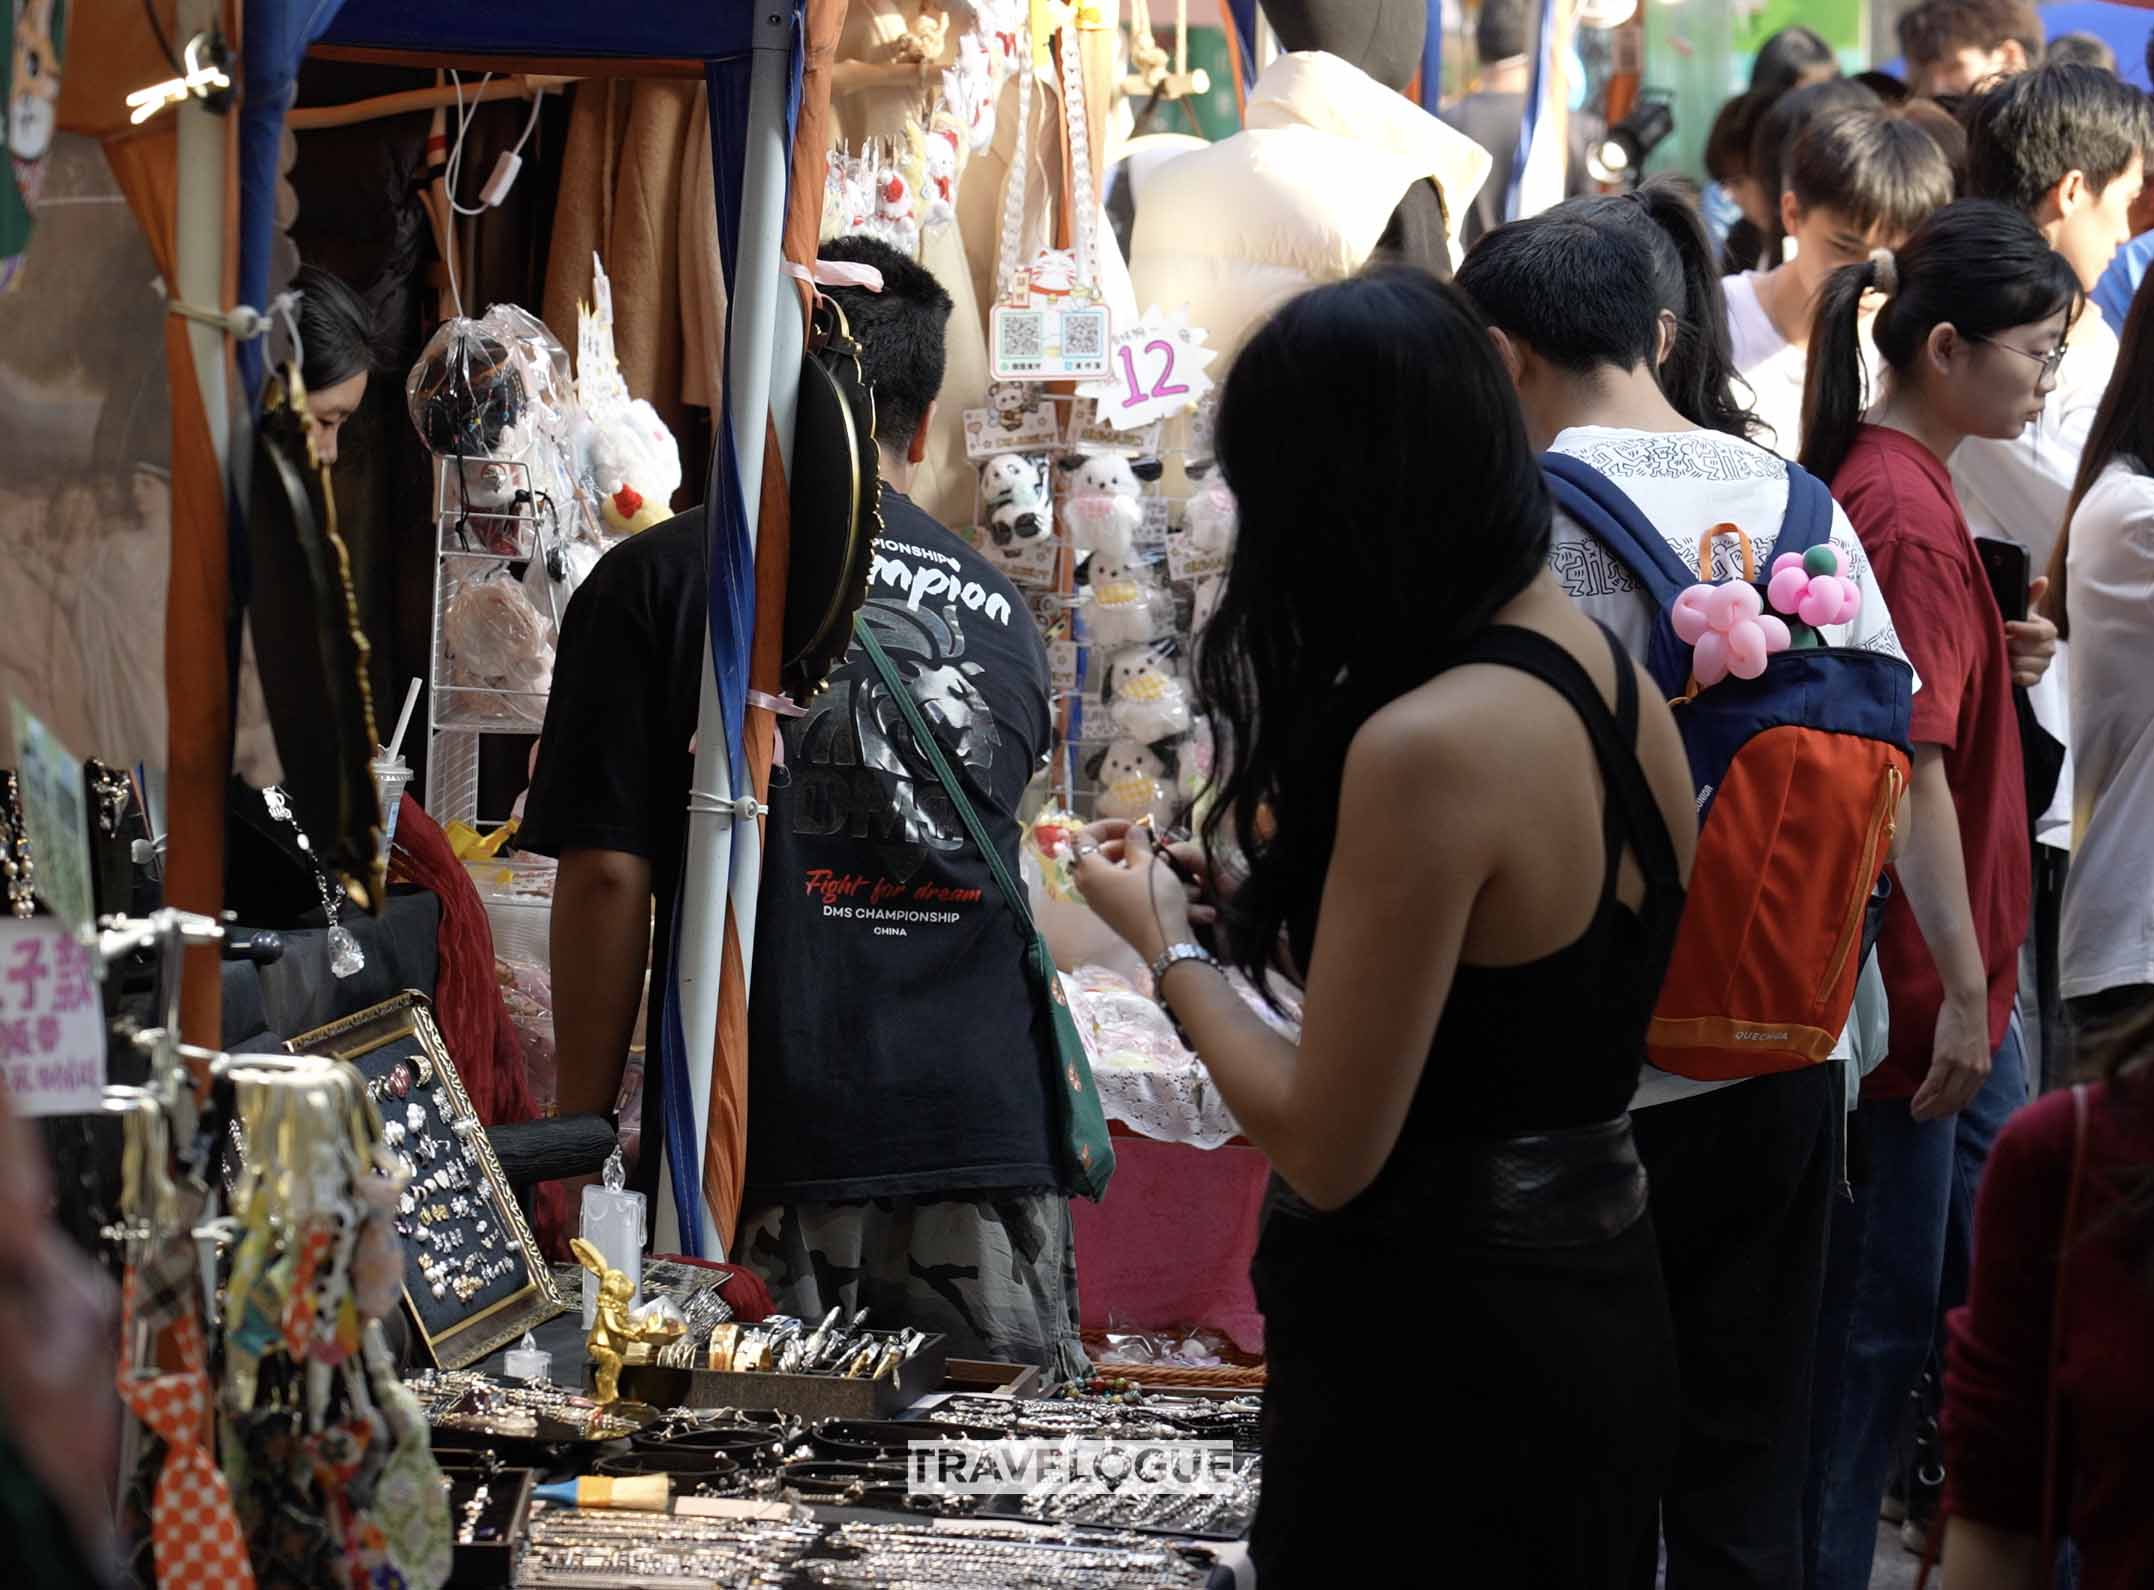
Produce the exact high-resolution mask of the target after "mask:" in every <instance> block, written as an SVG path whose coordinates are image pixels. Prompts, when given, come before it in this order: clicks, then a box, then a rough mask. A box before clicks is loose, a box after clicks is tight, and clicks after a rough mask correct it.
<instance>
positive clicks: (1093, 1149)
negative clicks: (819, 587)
mask: <svg viewBox="0 0 2154 1590" xmlns="http://www.w3.org/2000/svg"><path fill="white" fill-rule="evenodd" d="M853 635H854V637H855V638H856V639H857V640H858V641H859V642H860V646H861V649H862V650H863V651H865V652H866V653H867V654H868V660H869V661H871V662H872V663H874V664H875V671H876V672H877V673H878V674H880V675H882V681H883V684H884V686H885V687H886V688H888V690H889V692H890V694H891V697H892V698H893V699H894V700H895V701H896V702H897V705H898V710H899V711H900V712H902V713H903V714H904V715H905V723H906V726H907V727H908V728H910V729H911V730H912V737H913V743H914V745H916V746H917V747H918V748H919V750H920V754H921V755H922V756H924V757H926V758H927V760H928V765H929V766H931V767H932V768H934V770H935V777H936V778H937V779H939V780H940V781H941V783H942V787H943V789H944V791H945V792H946V793H947V794H948V795H949V797H950V804H951V805H952V806H954V807H956V808H957V815H958V816H959V817H960V818H962V819H963V820H964V824H965V831H966V832H967V833H968V834H970V835H971V836H972V842H973V843H974V844H975V845H977V846H978V847H979V849H980V854H981V855H983V856H985V857H986V858H987V867H988V870H989V871H990V872H992V873H993V874H994V875H995V887H997V888H998V889H1000V890H1001V891H1002V897H1003V898H1004V899H1005V900H1007V901H1008V902H1009V904H1010V911H1011V913H1012V914H1013V915H1014V916H1016V918H1017V920H1018V923H1019V925H1020V926H1021V927H1022V928H1023V929H1024V932H1025V935H1026V937H1027V938H1029V939H1030V940H1031V947H1030V949H1029V950H1028V951H1027V953H1026V968H1027V970H1028V972H1029V973H1030V975H1031V977H1032V980H1033V982H1034V983H1035V984H1036V985H1038V986H1040V987H1043V988H1044V989H1045V990H1046V993H1047V1010H1048V1014H1049V1015H1050V1017H1051V1018H1052V1019H1053V1022H1054V1033H1055V1075H1054V1076H1053V1077H1050V1078H1049V1079H1048V1083H1047V1095H1048V1097H1049V1098H1052V1099H1054V1100H1056V1101H1057V1104H1056V1111H1057V1115H1058V1116H1059V1122H1060V1136H1061V1139H1062V1141H1061V1145H1060V1146H1061V1150H1062V1170H1063V1174H1064V1176H1065V1177H1066V1178H1067V1181H1068V1183H1069V1185H1070V1186H1071V1187H1073V1188H1075V1189H1076V1190H1077V1191H1078V1192H1081V1193H1083V1194H1084V1195H1085V1196H1086V1197H1087V1198H1090V1199H1091V1200H1093V1202H1095V1203H1097V1202H1098V1201H1099V1200H1100V1199H1101V1198H1104V1197H1105V1196H1106V1195H1107V1181H1108V1178H1109V1177H1111V1176H1113V1174H1114V1143H1113V1141H1112V1139H1110V1138H1109V1136H1108V1135H1107V1112H1106V1111H1105V1110H1104V1109H1102V1108H1101V1107H1100V1102H1099V1089H1098V1087H1097V1086H1095V1085H1094V1083H1093V1081H1092V1062H1091V1060H1090V1059H1089V1058H1088V1057H1087V1056H1086V1054H1085V1052H1084V1039H1083V1038H1081V1037H1080V1036H1079V1035H1078V1032H1077V1022H1076V1018H1075V1017H1074V1016H1072V1015H1071V1014H1070V1006H1069V998H1068V996H1067V995H1065V994H1064V993H1063V992H1062V978H1061V974H1060V973H1058V972H1057V971H1056V970H1055V958H1054V953H1053V952H1052V951H1051V950H1049V949H1048V948H1047V940H1046V939H1045V938H1044V937H1043V936H1042V935H1041V933H1040V930H1039V928H1038V927H1037V926H1036V925H1034V923H1033V920H1032V907H1031V905H1030V904H1029V903H1028V902H1027V900H1026V898H1025V891H1024V890H1023V889H1021V888H1019V887H1018V885H1017V884H1016V883H1015V881H1013V880H1012V879H1011V877H1010V874H1009V869H1008V868H1006V867H1004V866H1003V864H1002V857H1001V856H1000V855H998V854H997V853H996V851H995V846H994V841H993V840H992V839H990V838H989V837H988V833H987V830H986V828H985V827H984V826H982V824H981V822H980V816H979V813H977V812H975V811H974V810H973V809H972V802H971V800H970V799H969V798H967V796H966V794H965V787H964V785H963V784H962V783H961V782H959V780H958V777H957V774H956V773H955V772H954V771H953V770H952V769H951V767H950V763H949V760H948V759H947V758H946V757H944V755H943V754H942V746H941V744H940V742H938V741H937V740H936V738H935V736H934V734H933V732H932V731H930V730H929V728H928V726H927V720H926V719H925V718H923V717H921V716H920V708H919V705H918V704H917V703H916V702H914V700H913V698H912V692H911V691H910V690H907V689H906V688H905V682H904V681H903V680H902V679H900V678H899V677H898V671H897V668H896V667H895V666H894V665H893V664H892V663H891V661H890V657H889V654H888V653H886V652H885V651H884V650H883V647H882V642H881V641H879V640H877V639H876V638H875V633H874V631H873V630H871V629H869V628H868V626H867V623H866V621H865V620H863V619H862V618H861V617H860V616H859V615H857V614H855V615H854V618H853Z"/></svg>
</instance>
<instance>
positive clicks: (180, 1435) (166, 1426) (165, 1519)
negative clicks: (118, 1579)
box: [119, 1270, 254, 1590]
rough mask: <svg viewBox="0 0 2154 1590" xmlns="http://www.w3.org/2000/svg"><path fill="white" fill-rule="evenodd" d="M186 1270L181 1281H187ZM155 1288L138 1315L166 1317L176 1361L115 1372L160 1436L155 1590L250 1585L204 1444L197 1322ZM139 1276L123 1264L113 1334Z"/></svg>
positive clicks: (204, 1380)
mask: <svg viewBox="0 0 2154 1590" xmlns="http://www.w3.org/2000/svg"><path fill="white" fill-rule="evenodd" d="M191 1279H192V1278H191V1277H187V1278H185V1279H183V1281H182V1283H181V1284H182V1285H183V1286H184V1285H186V1284H190V1283H191ZM157 1284H158V1286H159V1290H158V1291H156V1292H155V1293H154V1294H153V1295H152V1298H151V1306H150V1307H148V1308H146V1309H145V1310H144V1312H143V1316H142V1322H143V1323H144V1324H146V1325H150V1326H151V1327H152V1329H153V1331H154V1328H155V1321H156V1320H157V1318H158V1316H160V1315H167V1316H170V1317H171V1329H170V1333H169V1335H168V1336H167V1341H168V1342H169V1344H170V1346H171V1349H172V1353H173V1356H174V1357H175V1358H177V1359H178V1361H179V1365H180V1367H179V1368H178V1369H175V1370H171V1371H168V1372H165V1373H161V1374H147V1375H138V1374H131V1373H129V1372H128V1370H127V1369H126V1368H125V1367H124V1366H123V1367H122V1368H121V1370H120V1374H119V1391H120V1397H121V1400H122V1401H124V1402H125V1403H126V1404H127V1406H128V1407H129V1408H131V1409H133V1410H134V1413H135V1417H136V1418H138V1419H140V1420H141V1421H142V1423H143V1424H144V1425H145V1426H147V1427H148V1428H149V1429H150V1430H151V1431H153V1432H154V1433H155V1434H156V1435H158V1436H159V1437H160V1438H162V1439H163V1441H164V1443H165V1461H164V1467H163V1468H162V1469H161V1470H160V1471H159V1473H158V1476H157V1487H156V1490H155V1493H154V1500H153V1502H152V1504H151V1511H150V1543H151V1548H152V1552H153V1560H154V1561H155V1563H156V1566H157V1585H158V1590H253V1587H254V1566H253V1564H252V1563H250V1562H249V1561H248V1560H247V1545H246V1541H245V1539H244V1537H242V1535H241V1534H240V1531H239V1518H238V1515H237V1514H235V1513H234V1512H233V1510H232V1493H231V1491H230V1489H229V1488H228V1487H227V1486H226V1485H225V1481H224V1473H223V1471H222V1470H221V1469H219V1468H218V1467H217V1462H216V1459H215V1457H214V1456H213V1455H212V1454H211V1451H210V1433H211V1432H210V1417H209V1410H210V1391H209V1375H208V1373H207V1372H206V1370H205V1367H204V1366H205V1364H206V1363H207V1361H208V1360H207V1357H206V1355H205V1354H204V1352H203V1348H202V1326H201V1322H200V1321H199V1320H197V1319H196V1318H195V1315H194V1311H193V1309H192V1307H191V1306H190V1305H189V1304H188V1303H187V1301H186V1298H185V1294H184V1292H182V1291H180V1290H178V1289H176V1288H170V1287H168V1286H165V1285H164V1284H163V1283H157ZM137 1287H138V1279H137V1276H136V1273H135V1272H134V1271H133V1270H130V1271H128V1273H127V1280H126V1285H125V1288H124V1290H123V1292H122V1303H121V1310H122V1324H121V1329H120V1339H121V1340H122V1341H126V1340H129V1339H130V1335H131V1330H132V1326H133V1324H134V1323H135V1317H136V1307H135V1305H136V1291H137Z"/></svg>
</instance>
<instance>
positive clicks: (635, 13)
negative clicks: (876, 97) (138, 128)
mask: <svg viewBox="0 0 2154 1590" xmlns="http://www.w3.org/2000/svg"><path fill="white" fill-rule="evenodd" d="M261 3H262V0H250V3H249V5H248V7H247V25H248V27H249V28H250V29H251V28H252V27H253V25H254V13H255V10H256V9H257V7H258V6H259V5H260V4H261ZM269 3H270V4H271V5H272V6H277V4H278V0H269ZM284 7H287V8H289V9H293V10H300V11H305V10H308V9H311V4H310V0H298V3H297V4H296V5H293V4H291V3H290V0H284ZM327 8H328V9H329V10H330V11H332V12H335V11H337V9H338V8H337V6H336V5H335V4H328V7H327ZM754 19H755V8H754V7H753V6H751V5H748V4H746V3H745V0H732V3H731V4H728V3H726V0H627V3H625V4H614V5H608V4H605V3H604V0H482V3H479V4H459V3H457V0H348V3H347V4H345V5H344V6H343V8H342V10H341V12H339V13H338V14H337V17H336V20H335V21H334V23H332V24H331V25H330V27H329V30H328V32H327V33H325V34H323V35H322V40H323V42H324V43H327V44H354V45H367V46H371V47H373V48H375V49H390V50H424V51H426V52H428V53H429V54H434V55H451V56H464V57H467V58H468V57H471V56H476V55H555V56H575V55H586V56H610V57H616V58H634V57H642V58H645V59H651V58H658V59H674V60H697V61H708V60H714V59H716V58H717V57H719V56H721V55H737V54H739V53H741V52H742V51H745V50H746V49H747V48H748V41H749V35H750V33H751V31H752V30H753V28H754Z"/></svg>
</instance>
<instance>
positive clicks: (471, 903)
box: [389, 795, 574, 1258]
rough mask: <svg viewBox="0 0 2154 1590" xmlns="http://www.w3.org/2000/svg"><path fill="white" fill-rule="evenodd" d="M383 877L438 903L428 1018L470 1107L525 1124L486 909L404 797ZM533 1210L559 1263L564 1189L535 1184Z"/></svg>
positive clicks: (526, 1087) (520, 1068) (429, 821)
mask: <svg viewBox="0 0 2154 1590" xmlns="http://www.w3.org/2000/svg"><path fill="white" fill-rule="evenodd" d="M389 876H390V877H391V878H392V879H394V880H395V881H397V882H399V883H414V884H417V885H418V886H419V887H420V888H422V889H425V890H426V891H427V892H428V893H430V894H432V895H434V896H435V897H436V898H437V899H439V900H440V901H441V929H440V932H439V933H438V935H437V936H436V939H435V945H436V948H437V950H438V952H439V962H440V964H439V967H438V968H437V970H436V972H435V977H434V1014H435V1017H436V1019H437V1020H438V1022H439V1024H440V1027H441V1040H442V1042H443V1043H444V1044H446V1045H447V1046H448V1050H449V1058H450V1059H451V1060H453V1061H455V1062H456V1074H457V1075H458V1076H460V1077H462V1078H463V1082H464V1091H465V1092H466V1093H468V1094H470V1095H471V1107H472V1108H473V1109H474V1110H476V1111H477V1112H478V1116H479V1119H480V1120H481V1121H483V1122H485V1123H486V1124H487V1125H488V1126H497V1125H501V1124H503V1123H505V1122H512V1121H528V1120H530V1119H532V1117H534V1116H536V1115H537V1114H538V1109H537V1107H536V1106H535V1105H534V1104H533V1103H532V1102H531V1081H530V1078H529V1077H527V1076H526V1075H525V1074H524V1057H523V1049H522V1047H521V1045H519V1044H518V1042H517V1040H516V1029H515V1027H514V1026H512V1025H511V1024H510V1022H509V1013H508V1009H507V1007H506V1006H505V1005H504V1004H503V1003H502V999H501V985H500V983H499V981H497V980H496V978H495V976H494V930H493V925H492V924H491V923H490V922H488V921H487V919H486V906H485V904H484V903H483V902H482V901H481V900H480V899H479V891H478V886H477V885H476V884H474V883H473V882H472V881H471V874H470V873H468V872H466V871H465V870H464V864H463V863H462V862H460V861H458V860H457V859H456V852H455V851H454V850H453V849H451V848H450V846H449V841H448V838H447V836H446V835H444V834H443V833H442V831H441V829H440V828H439V827H438V826H436V825H435V822H434V820H433V818H431V817H429V816H427V815H426V808H425V807H423V806H421V805H420V804H419V803H418V802H417V801H415V800H413V799H412V798H411V797H410V796H409V795H406V796H405V797H404V804H403V806H402V807H401V808H399V810H398V812H397V819H396V850H395V853H394V854H393V855H392V856H391V857H390V861H389ZM533 1208H534V1210H535V1211H536V1213H537V1216H538V1222H537V1224H538V1238H539V1243H540V1245H541V1246H542V1247H543V1248H545V1250H546V1252H547V1253H548V1254H549V1255H550V1256H557V1257H561V1258H566V1257H567V1256H568V1239H569V1237H570V1236H572V1235H573V1234H574V1231H573V1228H572V1227H571V1226H570V1224H569V1207H568V1190H567V1188H565V1187H564V1186H562V1185H561V1184H560V1183H558V1182H542V1183H540V1184H539V1188H538V1191H537V1194H536V1195H535V1197H534V1199H533Z"/></svg>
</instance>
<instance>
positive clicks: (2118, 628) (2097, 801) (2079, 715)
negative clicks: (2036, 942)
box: [2058, 463, 2154, 999]
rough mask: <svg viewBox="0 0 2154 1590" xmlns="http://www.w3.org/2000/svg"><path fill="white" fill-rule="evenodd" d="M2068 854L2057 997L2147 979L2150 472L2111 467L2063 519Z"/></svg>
mask: <svg viewBox="0 0 2154 1590" xmlns="http://www.w3.org/2000/svg"><path fill="white" fill-rule="evenodd" d="M2070 587H2071V589H2070V592H2069V595H2070V600H2071V610H2072V633H2073V635H2075V636H2076V637H2078V638H2077V641H2076V642H2075V645H2076V649H2077V651H2078V654H2079V672H2078V674H2077V676H2076V677H2075V678H2074V680H2073V681H2072V685H2073V689H2072V732H2073V739H2074V741H2075V742H2076V743H2075V744H2074V746H2073V751H2074V754H2075V756H2076V757H2077V758H2078V762H2079V799H2078V806H2079V811H2078V818H2079V821H2078V831H2077V835H2076V837H2077V839H2078V841H2079V844H2078V850H2077V853H2076V854H2075V855H2074V857H2073V865H2072V870H2071V872H2070V873H2069V874H2067V875H2066V877H2065V880H2064V921H2063V928H2062V935H2061V940H2060V943H2059V946H2058V953H2059V961H2060V965H2059V971H2060V976H2059V979H2058V983H2059V988H2060V990H2061V992H2062V993H2063V994H2064V997H2065V998H2067V999H2080V998H2084V997H2085V996H2087V995H2089V994H2098V993H2100V992H2102V991H2103V990H2104V989H2109V988H2117V987H2121V986H2124V985H2127V984H2132V983H2154V843H2149V836H2150V835H2154V476H2147V475H2143V474H2140V473H2139V472H2138V471H2137V470H2135V469H2133V468H2131V467H2130V466H2129V465H2126V464H2123V463H2115V464H2111V465H2110V466H2109V468H2108V469H2107V470H2106V471H2104V472H2103V474H2102V478H2101V479H2100V480H2098V481H2097V482H2095V485H2094V489H2093V490H2091V491H2089V492H2088V493H2087V497H2086V501H2084V502H2082V503H2081V504H2080V505H2079V512H2078V514H2077V515H2075V516H2074V517H2073V520H2072V550H2071V569H2070Z"/></svg>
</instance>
